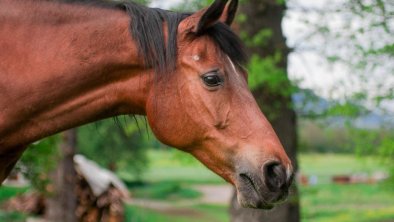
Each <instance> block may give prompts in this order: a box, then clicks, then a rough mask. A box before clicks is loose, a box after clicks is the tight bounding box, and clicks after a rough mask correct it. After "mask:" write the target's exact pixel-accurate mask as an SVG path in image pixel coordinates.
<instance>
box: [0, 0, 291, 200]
mask: <svg viewBox="0 0 394 222" xmlns="http://www.w3.org/2000/svg"><path fill="white" fill-rule="evenodd" d="M237 6H238V1H236V0H232V1H230V2H228V1H227V0H216V1H214V3H213V4H212V5H211V6H209V7H207V8H205V9H202V10H200V11H197V12H195V13H177V12H170V11H165V10H161V9H151V8H148V7H145V6H141V5H138V4H136V3H133V2H125V3H119V2H117V3H104V2H97V1H95V2H89V3H86V2H84V3H82V2H74V3H67V2H62V1H56V2H54V1H44V0H0V182H2V181H3V180H4V179H5V177H6V176H7V175H8V174H9V172H10V170H11V169H12V167H13V166H14V164H15V162H16V161H17V160H18V159H19V158H20V156H21V154H22V152H23V151H24V150H25V149H26V147H27V146H28V145H29V144H30V143H32V142H34V141H37V140H40V139H42V138H45V137H47V136H50V135H53V134H56V133H58V132H61V131H64V130H66V129H70V128H73V127H77V126H80V125H83V124H86V123H90V122H94V121H96V120H100V119H104V118H108V117H114V116H118V115H125V114H140V115H146V116H147V119H148V123H149V125H150V126H151V128H152V130H153V132H154V134H155V136H156V137H157V138H158V139H159V140H160V141H162V142H163V143H165V144H167V145H169V146H172V147H176V148H178V149H180V150H183V151H185V152H188V153H190V154H192V155H193V156H194V157H196V158H197V159H198V160H200V161H201V162H202V163H203V164H205V165H206V166H207V167H208V168H209V169H211V170H212V171H214V172H215V173H217V174H218V175H220V176H221V177H223V178H224V179H225V180H226V181H228V182H229V183H231V184H233V185H234V186H235V187H236V189H237V193H238V201H239V203H240V204H241V205H242V206H244V207H252V208H272V207H273V206H274V204H275V203H277V202H278V201H281V200H283V199H284V198H285V197H286V196H287V193H288V190H289V186H290V184H291V181H292V175H293V168H292V165H291V162H290V160H289V158H288V157H287V155H286V152H285V151H284V149H283V147H282V145H281V143H280V141H279V139H278V137H277V136H276V134H275V132H274V130H273V129H272V127H271V125H270V123H269V122H268V121H267V119H266V118H265V116H264V115H263V114H262V113H261V111H260V109H259V107H258V105H257V103H256V101H255V99H254V98H253V96H252V94H251V92H250V91H249V89H248V85H247V71H246V70H245V69H244V68H243V67H244V65H245V63H246V62H247V59H246V56H245V53H244V51H243V47H242V43H241V41H240V39H239V38H238V37H237V35H236V34H234V32H233V31H232V30H231V28H230V25H231V23H232V22H233V20H234V17H235V13H236V11H237Z"/></svg>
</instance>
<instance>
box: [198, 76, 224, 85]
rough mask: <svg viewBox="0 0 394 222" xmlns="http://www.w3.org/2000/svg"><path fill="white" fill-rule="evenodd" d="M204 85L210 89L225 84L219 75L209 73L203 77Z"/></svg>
mask: <svg viewBox="0 0 394 222" xmlns="http://www.w3.org/2000/svg"><path fill="white" fill-rule="evenodd" d="M202 80H203V81H204V84H205V85H206V86H208V87H217V86H221V85H222V84H223V80H222V79H221V78H220V76H219V75H218V74H217V73H208V74H205V75H204V76H202Z"/></svg>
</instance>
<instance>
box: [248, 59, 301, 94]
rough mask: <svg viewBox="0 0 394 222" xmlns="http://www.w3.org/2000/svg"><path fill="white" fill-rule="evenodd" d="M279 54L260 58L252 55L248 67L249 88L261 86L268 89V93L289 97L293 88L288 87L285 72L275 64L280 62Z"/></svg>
mask: <svg viewBox="0 0 394 222" xmlns="http://www.w3.org/2000/svg"><path fill="white" fill-rule="evenodd" d="M281 57H282V56H281V54H280V53H276V54H275V55H274V56H268V57H265V58H261V57H260V56H258V55H253V56H252V57H251V59H250V63H249V66H248V71H249V78H248V81H249V87H250V88H251V89H252V90H254V89H256V88H258V87H259V86H261V85H264V86H265V87H268V89H267V90H269V92H272V93H275V94H280V95H287V96H289V95H291V94H292V93H293V90H294V88H292V87H291V86H290V87H289V80H288V78H287V76H286V71H285V70H283V69H282V68H278V66H277V64H278V63H279V62H280V61H281Z"/></svg>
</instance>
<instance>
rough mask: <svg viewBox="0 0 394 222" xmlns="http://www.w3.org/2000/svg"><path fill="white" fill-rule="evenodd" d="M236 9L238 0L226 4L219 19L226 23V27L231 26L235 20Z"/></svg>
mask: <svg viewBox="0 0 394 222" xmlns="http://www.w3.org/2000/svg"><path fill="white" fill-rule="evenodd" d="M237 9H238V0H232V1H231V2H230V3H229V4H227V6H226V8H225V9H224V11H223V13H222V16H221V17H220V21H221V22H223V23H226V24H227V25H228V26H231V24H233V21H234V19H235V14H236V13H237Z"/></svg>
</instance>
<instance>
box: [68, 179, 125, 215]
mask: <svg viewBox="0 0 394 222" xmlns="http://www.w3.org/2000/svg"><path fill="white" fill-rule="evenodd" d="M78 180H79V181H78V186H77V194H78V207H77V210H76V214H77V217H78V218H79V221H81V222H120V221H124V207H123V201H122V200H123V198H124V194H123V193H122V192H121V191H119V190H118V189H117V188H115V187H114V186H112V185H111V186H110V187H109V188H108V190H107V191H105V192H104V193H103V194H101V195H100V196H98V197H96V196H95V195H94V193H93V192H92V190H91V188H90V186H89V184H88V183H87V182H86V180H85V179H84V178H83V177H82V176H81V175H78Z"/></svg>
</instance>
